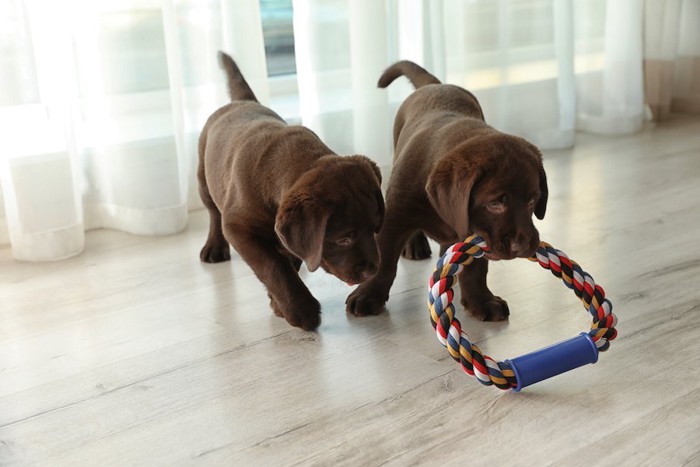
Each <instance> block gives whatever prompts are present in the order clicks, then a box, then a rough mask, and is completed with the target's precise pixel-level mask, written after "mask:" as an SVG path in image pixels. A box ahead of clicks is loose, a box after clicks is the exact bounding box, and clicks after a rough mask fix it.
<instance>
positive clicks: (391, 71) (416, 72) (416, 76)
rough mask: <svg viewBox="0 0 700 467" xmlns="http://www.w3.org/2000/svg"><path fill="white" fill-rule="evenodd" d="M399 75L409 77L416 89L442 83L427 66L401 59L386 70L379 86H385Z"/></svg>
mask: <svg viewBox="0 0 700 467" xmlns="http://www.w3.org/2000/svg"><path fill="white" fill-rule="evenodd" d="M399 76H405V77H406V78H408V79H409V81H411V84H413V87H415V88H416V89H418V88H419V87H421V86H425V85H426V84H440V80H439V79H437V78H436V77H435V76H433V75H431V74H430V73H429V72H428V71H427V70H426V69H425V68H423V67H421V66H419V65H416V64H415V63H413V62H409V61H408V60H401V61H400V62H396V63H394V64H393V65H391V66H390V67H389V68H387V69H386V70H384V73H382V76H381V77H380V78H379V82H378V83H377V86H379V87H380V88H385V87H387V86H389V85H390V84H391V83H392V82H393V81H394V80H395V79H396V78H398V77H399Z"/></svg>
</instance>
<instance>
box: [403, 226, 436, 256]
mask: <svg viewBox="0 0 700 467" xmlns="http://www.w3.org/2000/svg"><path fill="white" fill-rule="evenodd" d="M431 254H432V251H431V250H430V243H428V239H427V237H426V236H425V234H424V233H423V232H421V231H418V232H416V233H415V234H413V236H412V237H411V238H409V239H408V241H407V242H406V245H404V247H403V250H402V251H401V256H403V257H404V258H406V259H414V260H417V259H426V258H430V255H431Z"/></svg>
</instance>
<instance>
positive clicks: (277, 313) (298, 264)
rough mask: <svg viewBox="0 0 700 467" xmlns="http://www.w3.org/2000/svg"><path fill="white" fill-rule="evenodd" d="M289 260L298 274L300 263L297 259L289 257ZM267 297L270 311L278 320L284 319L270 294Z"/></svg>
mask: <svg viewBox="0 0 700 467" xmlns="http://www.w3.org/2000/svg"><path fill="white" fill-rule="evenodd" d="M289 260H290V261H291V262H292V266H293V267H294V269H295V270H296V271H297V273H298V272H299V269H300V268H301V263H302V261H301V260H300V259H299V258H296V257H291V256H290V257H289ZM267 297H268V298H269V299H270V308H272V311H273V312H274V313H275V316H279V317H280V318H284V313H282V309H281V308H280V306H279V305H278V304H277V301H276V300H275V297H273V296H272V294H271V293H270V292H268V293H267Z"/></svg>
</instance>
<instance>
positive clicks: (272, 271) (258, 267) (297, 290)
mask: <svg viewBox="0 0 700 467" xmlns="http://www.w3.org/2000/svg"><path fill="white" fill-rule="evenodd" d="M224 235H225V237H226V238H227V239H228V241H229V242H230V243H231V245H233V247H234V248H235V249H236V251H238V253H239V254H240V255H241V257H242V258H243V260H245V262H246V263H248V265H249V266H250V268H251V269H252V270H253V272H254V273H255V275H256V276H257V278H258V279H259V280H260V282H262V283H263V284H264V285H265V287H266V288H267V291H268V294H269V296H270V297H271V299H270V302H271V305H272V308H273V311H274V312H275V314H280V315H282V316H284V318H285V319H286V320H287V322H288V323H289V324H291V325H292V326H296V327H300V328H302V329H305V330H307V331H312V330H314V329H316V328H317V327H318V326H319V324H321V305H320V304H319V303H318V301H317V300H316V299H315V298H314V297H313V295H311V292H309V289H307V288H306V286H305V285H304V283H303V282H302V280H301V278H300V277H299V273H298V272H297V268H296V267H295V266H296V264H293V262H292V261H290V260H289V258H288V257H287V256H286V255H284V254H282V253H281V252H280V251H279V250H278V248H279V245H277V244H276V242H275V241H274V240H269V239H265V238H262V237H260V236H259V235H258V234H257V232H255V231H251V230H250V229H248V228H245V227H241V226H235V225H231V224H226V225H224ZM299 264H300V263H299Z"/></svg>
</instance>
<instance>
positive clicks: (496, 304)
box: [459, 258, 510, 321]
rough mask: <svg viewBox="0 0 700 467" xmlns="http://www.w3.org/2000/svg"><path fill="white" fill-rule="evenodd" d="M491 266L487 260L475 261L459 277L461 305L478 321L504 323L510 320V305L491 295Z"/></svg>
mask: <svg viewBox="0 0 700 467" xmlns="http://www.w3.org/2000/svg"><path fill="white" fill-rule="evenodd" d="M488 268H489V264H488V260H487V259H485V258H479V259H475V260H474V261H472V262H471V264H469V265H468V266H467V267H465V268H464V269H463V270H462V272H461V273H460V275H459V288H460V290H461V293H462V298H461V300H460V303H461V304H462V305H463V306H464V308H465V309H466V310H467V311H469V313H470V314H471V315H472V316H474V317H475V318H476V319H480V320H481V321H503V320H505V319H508V315H509V314H510V312H509V311H508V304H507V303H506V301H505V300H503V299H502V298H501V297H497V296H495V295H494V294H492V293H491V291H490V290H489V288H488V287H487V285H486V273H487V272H488Z"/></svg>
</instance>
